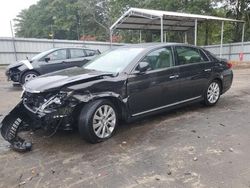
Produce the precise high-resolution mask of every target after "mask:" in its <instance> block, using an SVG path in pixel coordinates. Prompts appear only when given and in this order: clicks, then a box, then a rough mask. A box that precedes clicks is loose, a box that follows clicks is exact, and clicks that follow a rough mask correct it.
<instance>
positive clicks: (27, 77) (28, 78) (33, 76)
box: [24, 73, 37, 83]
mask: <svg viewBox="0 0 250 188" xmlns="http://www.w3.org/2000/svg"><path fill="white" fill-rule="evenodd" d="M36 77H37V75H36V74H33V73H30V74H27V75H26V76H25V78H24V81H25V83H26V82H28V81H30V80H33V79H34V78H36Z"/></svg>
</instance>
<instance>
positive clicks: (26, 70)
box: [6, 48, 100, 84]
mask: <svg viewBox="0 0 250 188" xmlns="http://www.w3.org/2000/svg"><path fill="white" fill-rule="evenodd" d="M99 54H100V52H99V50H91V49H83V48H53V49H50V50H48V51H45V52H42V53H40V54H38V55H36V56H34V57H33V58H32V59H31V60H22V61H19V62H16V63H13V64H11V65H9V66H8V67H7V70H6V76H7V78H8V80H12V81H13V82H14V83H20V84H25V83H26V82H28V81H30V80H32V79H34V78H36V77H37V76H39V75H43V74H46V73H50V72H54V71H58V70H62V69H66V68H70V67H74V66H80V67H81V66H83V65H84V64H85V63H87V62H88V61H89V60H91V59H92V58H93V57H95V56H96V55H99Z"/></svg>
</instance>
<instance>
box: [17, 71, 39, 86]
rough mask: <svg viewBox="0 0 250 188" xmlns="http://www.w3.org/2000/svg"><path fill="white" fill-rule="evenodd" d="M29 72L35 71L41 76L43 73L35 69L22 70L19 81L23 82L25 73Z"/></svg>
mask: <svg viewBox="0 0 250 188" xmlns="http://www.w3.org/2000/svg"><path fill="white" fill-rule="evenodd" d="M27 72H35V73H37V74H38V75H39V76H40V75H41V73H40V72H39V71H37V70H35V69H27V70H25V71H23V72H21V74H20V76H19V83H21V82H22V78H23V75H24V74H26V73H27Z"/></svg>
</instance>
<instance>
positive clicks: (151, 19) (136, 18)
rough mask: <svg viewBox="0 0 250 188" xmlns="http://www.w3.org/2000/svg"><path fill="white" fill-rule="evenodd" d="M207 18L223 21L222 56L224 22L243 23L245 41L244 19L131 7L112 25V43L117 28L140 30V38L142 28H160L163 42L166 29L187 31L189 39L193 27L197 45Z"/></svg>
mask: <svg viewBox="0 0 250 188" xmlns="http://www.w3.org/2000/svg"><path fill="white" fill-rule="evenodd" d="M207 20H214V21H220V22H221V23H222V26H221V50H220V56H222V45H223V32H224V22H238V23H242V24H243V32H242V42H244V26H245V22H244V21H242V20H234V19H228V18H221V17H215V16H205V15H198V14H187V13H180V12H169V11H161V10H151V9H140V8H130V9H129V10H128V11H127V12H125V13H124V14H123V15H122V16H121V17H120V18H119V19H118V20H117V21H116V22H115V23H114V24H113V25H112V26H111V27H110V43H111V45H112V35H113V31H114V30H115V29H129V30H139V31H140V40H141V31H142V30H158V31H159V30H160V31H161V42H163V40H164V31H181V32H185V41H186V39H187V35H186V32H187V31H189V30H190V29H192V30H194V44H195V45H197V34H198V23H200V22H204V21H207ZM242 49H243V46H242ZM242 51H243V50H242Z"/></svg>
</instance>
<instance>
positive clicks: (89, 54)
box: [85, 50, 100, 56]
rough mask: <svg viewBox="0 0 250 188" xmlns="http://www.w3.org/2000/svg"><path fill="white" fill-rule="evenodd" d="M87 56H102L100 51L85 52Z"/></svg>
mask: <svg viewBox="0 0 250 188" xmlns="http://www.w3.org/2000/svg"><path fill="white" fill-rule="evenodd" d="M85 52H86V55H87V56H94V55H97V54H100V53H99V51H96V50H85Z"/></svg>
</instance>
